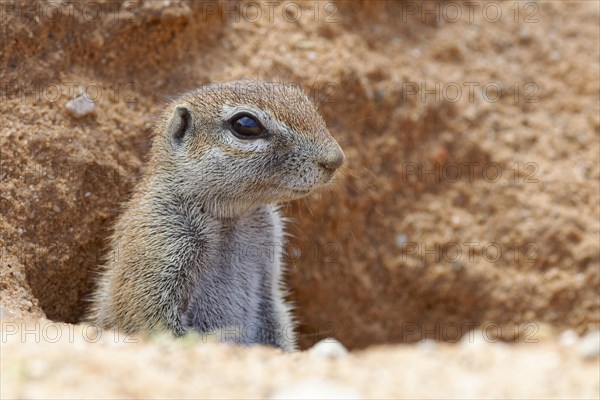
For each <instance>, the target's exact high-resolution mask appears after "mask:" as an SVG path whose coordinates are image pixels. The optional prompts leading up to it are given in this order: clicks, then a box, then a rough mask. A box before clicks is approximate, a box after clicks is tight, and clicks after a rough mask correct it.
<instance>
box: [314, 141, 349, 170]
mask: <svg viewBox="0 0 600 400" xmlns="http://www.w3.org/2000/svg"><path fill="white" fill-rule="evenodd" d="M343 162H344V153H343V152H342V150H341V149H340V148H339V147H338V148H334V149H332V150H330V151H328V152H326V153H324V154H322V155H321V156H320V157H319V158H318V159H317V163H318V164H319V166H320V167H321V168H323V169H324V170H326V171H327V172H335V171H336V170H337V169H338V168H339V167H340V166H341V165H342V163H343Z"/></svg>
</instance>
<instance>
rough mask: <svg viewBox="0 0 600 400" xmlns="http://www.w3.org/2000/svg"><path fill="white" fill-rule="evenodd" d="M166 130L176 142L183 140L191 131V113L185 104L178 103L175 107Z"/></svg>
mask: <svg viewBox="0 0 600 400" xmlns="http://www.w3.org/2000/svg"><path fill="white" fill-rule="evenodd" d="M167 131H168V132H169V135H170V136H171V137H172V138H173V141H174V142H175V143H178V144H179V143H181V142H183V139H184V138H185V137H186V135H188V136H189V135H190V134H191V133H192V132H193V121H192V113H191V111H190V110H189V108H187V106H184V105H179V106H177V107H175V112H174V113H173V116H172V117H171V120H170V121H169V125H168V127H167Z"/></svg>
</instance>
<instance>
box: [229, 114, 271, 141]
mask: <svg viewBox="0 0 600 400" xmlns="http://www.w3.org/2000/svg"><path fill="white" fill-rule="evenodd" d="M231 129H233V132H234V133H236V134H237V135H238V136H240V137H241V138H244V139H253V138H257V137H259V136H261V135H262V134H263V133H264V132H265V130H264V129H263V127H262V125H261V124H260V123H259V122H258V121H257V120H256V119H255V118H254V117H252V116H250V115H242V116H239V117H235V118H234V119H233V120H232V121H231Z"/></svg>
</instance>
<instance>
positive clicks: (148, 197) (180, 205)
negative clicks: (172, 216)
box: [140, 174, 270, 225]
mask: <svg viewBox="0 0 600 400" xmlns="http://www.w3.org/2000/svg"><path fill="white" fill-rule="evenodd" d="M140 189H141V190H140V194H141V197H142V202H144V203H145V202H149V203H153V204H154V205H156V207H152V208H150V209H156V210H160V212H165V211H166V212H167V213H168V212H172V213H179V212H184V210H185V208H186V207H189V208H192V207H193V208H195V209H197V210H198V211H199V212H200V213H202V214H206V215H208V216H210V217H211V218H213V219H215V220H219V221H221V222H222V223H223V224H224V225H234V224H235V223H236V222H237V221H238V220H240V219H243V218H245V217H247V216H248V215H251V214H252V213H254V212H256V211H257V210H259V209H261V208H265V207H269V206H270V205H269V204H258V205H252V206H249V205H248V204H247V203H243V202H236V201H231V200H230V199H219V198H214V197H213V196H211V195H210V194H209V193H207V192H205V191H203V190H202V188H194V190H188V189H186V185H185V184H184V183H182V182H181V181H179V180H178V179H173V178H170V177H168V176H165V174H151V175H148V176H146V177H145V179H144V182H143V183H142V184H141V185H140ZM169 210H170V211H169Z"/></svg>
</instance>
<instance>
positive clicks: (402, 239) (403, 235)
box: [396, 233, 408, 246]
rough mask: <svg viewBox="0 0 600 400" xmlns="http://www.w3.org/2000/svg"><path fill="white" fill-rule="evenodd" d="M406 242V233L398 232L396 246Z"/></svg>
mask: <svg viewBox="0 0 600 400" xmlns="http://www.w3.org/2000/svg"><path fill="white" fill-rule="evenodd" d="M407 242H408V235H407V234H406V233H400V234H399V235H398V236H396V244H397V245H398V246H402V245H403V244H406V243H407Z"/></svg>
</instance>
